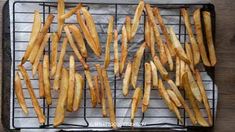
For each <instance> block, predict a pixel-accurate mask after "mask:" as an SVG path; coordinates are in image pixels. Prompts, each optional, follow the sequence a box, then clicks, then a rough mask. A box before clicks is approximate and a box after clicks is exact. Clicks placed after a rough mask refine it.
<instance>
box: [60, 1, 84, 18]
mask: <svg viewBox="0 0 235 132" xmlns="http://www.w3.org/2000/svg"><path fill="white" fill-rule="evenodd" d="M81 8H82V4H81V3H80V4H78V5H77V6H76V7H74V8H72V9H71V10H69V11H68V12H67V13H64V14H63V15H61V16H60V18H61V19H62V20H63V19H67V18H69V17H71V16H72V15H73V14H74V13H76V12H78V11H79V10H80V9H81Z"/></svg>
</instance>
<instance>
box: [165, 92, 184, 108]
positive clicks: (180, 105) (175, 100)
mask: <svg viewBox="0 0 235 132" xmlns="http://www.w3.org/2000/svg"><path fill="white" fill-rule="evenodd" d="M166 92H167V94H168V95H169V97H170V99H171V100H172V102H174V104H175V105H176V106H177V107H182V104H181V103H180V101H179V99H178V97H177V96H176V95H175V93H174V92H173V91H172V90H170V89H167V90H166Z"/></svg>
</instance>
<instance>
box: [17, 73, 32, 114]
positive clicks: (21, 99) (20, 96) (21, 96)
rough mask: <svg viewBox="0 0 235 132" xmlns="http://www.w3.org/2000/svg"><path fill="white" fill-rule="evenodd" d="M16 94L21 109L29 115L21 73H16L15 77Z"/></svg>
mask: <svg viewBox="0 0 235 132" xmlns="http://www.w3.org/2000/svg"><path fill="white" fill-rule="evenodd" d="M15 94H16V97H17V100H18V103H19V105H20V107H21V109H22V110H23V112H24V113H25V114H26V115H28V113H29V111H28V108H27V105H26V102H25V99H24V93H23V89H22V84H21V79H20V75H19V72H16V75H15Z"/></svg>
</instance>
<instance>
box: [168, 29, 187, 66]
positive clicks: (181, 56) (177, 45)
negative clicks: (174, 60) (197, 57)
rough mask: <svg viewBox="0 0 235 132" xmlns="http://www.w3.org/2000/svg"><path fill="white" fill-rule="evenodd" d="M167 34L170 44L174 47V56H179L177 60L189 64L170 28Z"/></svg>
mask: <svg viewBox="0 0 235 132" xmlns="http://www.w3.org/2000/svg"><path fill="white" fill-rule="evenodd" d="M169 32H170V37H171V42H172V43H173V44H174V47H175V51H176V55H177V56H179V58H180V59H181V60H183V61H185V62H186V63H187V64H190V60H189V59H188V57H187V55H186V53H185V51H184V49H183V48H182V45H181V44H180V41H179V39H178V38H177V37H176V35H175V32H174V30H173V28H172V27H170V29H169Z"/></svg>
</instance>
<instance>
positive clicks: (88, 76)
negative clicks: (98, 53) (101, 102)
mask: <svg viewBox="0 0 235 132" xmlns="http://www.w3.org/2000/svg"><path fill="white" fill-rule="evenodd" d="M84 72H85V75H86V79H87V82H88V86H89V88H90V96H91V105H92V107H96V104H97V98H96V94H95V88H94V84H93V82H92V77H91V73H90V71H89V70H85V71H84Z"/></svg>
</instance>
